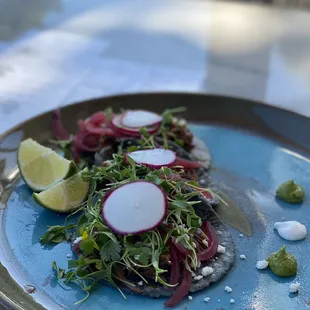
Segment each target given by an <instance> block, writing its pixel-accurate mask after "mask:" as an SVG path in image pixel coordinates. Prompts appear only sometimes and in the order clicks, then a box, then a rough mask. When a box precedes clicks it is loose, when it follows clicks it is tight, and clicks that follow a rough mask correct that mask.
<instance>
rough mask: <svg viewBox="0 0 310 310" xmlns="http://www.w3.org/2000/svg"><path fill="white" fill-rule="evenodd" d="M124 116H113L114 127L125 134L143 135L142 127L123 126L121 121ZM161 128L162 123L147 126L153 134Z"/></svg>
mask: <svg viewBox="0 0 310 310" xmlns="http://www.w3.org/2000/svg"><path fill="white" fill-rule="evenodd" d="M122 118H123V115H116V116H114V117H113V119H112V126H113V127H114V129H115V130H116V131H118V132H119V133H121V134H123V135H127V136H134V137H140V136H141V133H140V128H129V127H125V126H123V125H122V123H121V121H122ZM141 128H142V127H141ZM159 128H160V124H157V125H154V126H151V127H147V128H146V130H147V131H148V133H149V134H151V135H153V134H155V133H156V132H157V131H158V130H159Z"/></svg>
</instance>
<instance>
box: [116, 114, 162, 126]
mask: <svg viewBox="0 0 310 310" xmlns="http://www.w3.org/2000/svg"><path fill="white" fill-rule="evenodd" d="M162 119H163V118H162V117H161V116H160V115H158V114H157V113H154V112H150V111H145V110H135V111H127V112H126V113H125V114H124V115H123V117H122V121H121V124H122V126H124V127H129V128H137V127H147V126H153V125H156V124H159V123H160V122H161V121H162Z"/></svg>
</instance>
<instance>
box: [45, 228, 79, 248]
mask: <svg viewBox="0 0 310 310" xmlns="http://www.w3.org/2000/svg"><path fill="white" fill-rule="evenodd" d="M75 226H76V225H68V226H60V225H56V226H51V227H49V229H48V230H47V231H46V232H45V234H44V235H43V236H42V238H41V239H40V242H41V244H43V245H45V244H49V243H60V242H62V241H66V240H69V239H70V237H71V234H68V230H69V229H72V228H74V227H75Z"/></svg>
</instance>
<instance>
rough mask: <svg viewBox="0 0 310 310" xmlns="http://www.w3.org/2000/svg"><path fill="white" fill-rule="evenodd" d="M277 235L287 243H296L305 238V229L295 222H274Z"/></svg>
mask: <svg viewBox="0 0 310 310" xmlns="http://www.w3.org/2000/svg"><path fill="white" fill-rule="evenodd" d="M274 229H276V230H277V231H278V233H279V235H280V236H281V237H282V238H283V239H285V240H288V241H297V240H302V239H304V238H306V236H307V228H306V226H305V225H303V224H301V223H299V222H297V221H287V222H276V223H274Z"/></svg>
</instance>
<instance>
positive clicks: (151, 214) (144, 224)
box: [101, 181, 168, 235]
mask: <svg viewBox="0 0 310 310" xmlns="http://www.w3.org/2000/svg"><path fill="white" fill-rule="evenodd" d="M167 206H168V202H167V196H166V194H165V193H164V191H163V190H162V189H161V188H160V187H159V186H157V185H156V184H154V183H151V182H147V181H134V182H131V183H127V184H125V185H122V186H120V187H118V188H116V189H114V190H112V191H110V192H109V193H108V194H107V195H106V197H105V200H104V203H103V208H102V214H101V216H102V218H103V220H104V221H105V222H106V224H107V225H108V226H109V227H110V228H111V229H112V230H113V231H115V232H117V233H119V234H121V235H128V234H140V233H143V232H146V231H149V230H152V229H154V228H155V227H157V226H158V225H159V224H160V223H161V222H162V220H163V219H164V217H165V216H166V212H167Z"/></svg>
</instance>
